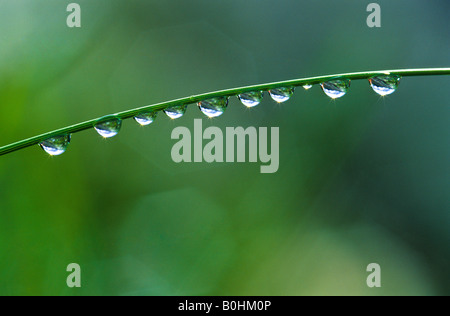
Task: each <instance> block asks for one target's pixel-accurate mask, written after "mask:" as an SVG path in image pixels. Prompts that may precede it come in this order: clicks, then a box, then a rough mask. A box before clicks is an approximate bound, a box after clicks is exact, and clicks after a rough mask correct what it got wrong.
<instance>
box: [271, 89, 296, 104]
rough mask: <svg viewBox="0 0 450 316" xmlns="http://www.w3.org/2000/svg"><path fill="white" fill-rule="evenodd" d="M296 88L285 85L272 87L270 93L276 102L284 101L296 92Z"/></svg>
mask: <svg viewBox="0 0 450 316" xmlns="http://www.w3.org/2000/svg"><path fill="white" fill-rule="evenodd" d="M294 90H295V88H293V87H284V88H276V89H272V90H270V91H269V93H270V96H271V97H272V99H273V100H274V101H275V102H278V103H284V102H286V101H288V100H289V99H290V98H291V97H292V95H293V94H294Z"/></svg>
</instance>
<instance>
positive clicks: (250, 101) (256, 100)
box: [238, 91, 264, 108]
mask: <svg viewBox="0 0 450 316" xmlns="http://www.w3.org/2000/svg"><path fill="white" fill-rule="evenodd" d="M238 98H239V100H240V101H241V102H242V104H243V105H245V106H246V107H248V108H253V107H255V106H257V105H259V104H260V103H261V101H262V99H263V98H264V92H263V91H253V92H246V93H242V94H240V95H238Z"/></svg>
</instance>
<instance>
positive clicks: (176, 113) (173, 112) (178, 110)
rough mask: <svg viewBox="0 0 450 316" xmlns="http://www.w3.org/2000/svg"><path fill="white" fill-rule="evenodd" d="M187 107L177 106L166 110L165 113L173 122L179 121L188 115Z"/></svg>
mask: <svg viewBox="0 0 450 316" xmlns="http://www.w3.org/2000/svg"><path fill="white" fill-rule="evenodd" d="M186 108H187V106H186V105H185V104H183V105H175V106H169V107H168V108H166V109H165V110H164V113H166V114H167V116H168V117H170V118H171V119H172V120H175V119H178V118H180V117H182V116H183V115H184V113H186Z"/></svg>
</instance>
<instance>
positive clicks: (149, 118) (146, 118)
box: [134, 112, 157, 126]
mask: <svg viewBox="0 0 450 316" xmlns="http://www.w3.org/2000/svg"><path fill="white" fill-rule="evenodd" d="M156 115H157V112H145V113H141V114H138V115H136V116H135V117H134V120H135V121H136V122H138V124H139V125H141V126H147V125H150V124H152V123H153V122H154V121H155V119H156Z"/></svg>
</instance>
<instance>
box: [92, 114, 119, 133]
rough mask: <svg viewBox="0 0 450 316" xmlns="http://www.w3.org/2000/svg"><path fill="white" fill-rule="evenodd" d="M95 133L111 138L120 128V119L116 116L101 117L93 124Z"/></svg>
mask: <svg viewBox="0 0 450 316" xmlns="http://www.w3.org/2000/svg"><path fill="white" fill-rule="evenodd" d="M94 128H95V130H96V131H97V133H99V134H100V136H102V137H104V138H111V137H114V136H116V135H117V134H119V132H120V129H121V128H122V120H121V119H120V118H118V117H113V118H110V119H102V120H101V121H99V122H98V123H97V124H95V126H94Z"/></svg>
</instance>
